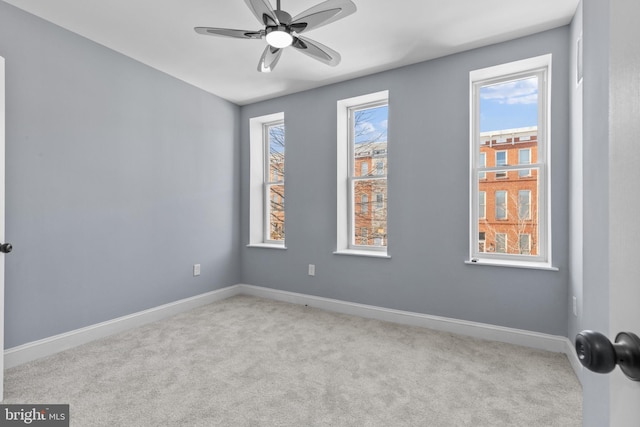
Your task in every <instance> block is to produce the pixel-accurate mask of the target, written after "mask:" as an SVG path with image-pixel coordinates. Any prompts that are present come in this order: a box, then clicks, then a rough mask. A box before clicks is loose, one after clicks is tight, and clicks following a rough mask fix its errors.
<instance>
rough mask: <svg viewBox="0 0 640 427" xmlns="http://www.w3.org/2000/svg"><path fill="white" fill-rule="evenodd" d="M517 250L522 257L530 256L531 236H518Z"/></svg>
mask: <svg viewBox="0 0 640 427" xmlns="http://www.w3.org/2000/svg"><path fill="white" fill-rule="evenodd" d="M519 249H520V253H521V254H522V255H531V236H530V235H529V234H521V235H520V237H519Z"/></svg>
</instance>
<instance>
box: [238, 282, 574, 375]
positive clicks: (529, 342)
mask: <svg viewBox="0 0 640 427" xmlns="http://www.w3.org/2000/svg"><path fill="white" fill-rule="evenodd" d="M238 286H239V287H240V293H241V294H245V295H253V296H257V297H262V298H268V299H274V300H278V301H283V302H289V303H293V304H302V305H308V306H309V307H315V308H320V309H323V310H328V311H333V312H337V313H343V314H350V315H354V316H359V317H365V318H369V319H376V320H383V321H387V322H394V323H399V324H403V325H411V326H419V327H423V328H429V329H434V330H438V331H443V332H450V333H453V334H460V335H467V336H471V337H474V338H480V339H486V340H491V341H499V342H504V343H509V344H515V345H520V346H524V347H530V348H535V349H539V350H546V351H551V352H554V353H564V354H566V355H567V358H568V359H569V362H570V363H571V367H572V368H573V370H574V372H575V373H576V375H577V376H578V378H579V379H580V380H581V377H582V375H581V374H582V365H581V364H580V361H579V360H578V357H577V356H576V354H575V351H574V350H573V345H572V344H571V341H569V339H568V338H567V337H563V336H558V335H549V334H543V333H540V332H532V331H526V330H522V329H514V328H507V327H503V326H496V325H489V324H486V323H478V322H470V321H466V320H459V319H452V318H447V317H440V316H431V315H427V314H421V313H413V312H408V311H401V310H393V309H389V308H382V307H376V306H371V305H364V304H357V303H352V302H346V301H341V300H335V299H330V298H323V297H316V296H311V295H304V294H298V293H295V292H287V291H281V290H277V289H270V288H263V287H258V286H253V285H245V284H240V285H238Z"/></svg>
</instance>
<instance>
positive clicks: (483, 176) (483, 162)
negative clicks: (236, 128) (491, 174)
mask: <svg viewBox="0 0 640 427" xmlns="http://www.w3.org/2000/svg"><path fill="white" fill-rule="evenodd" d="M478 162H479V163H478V166H479V167H480V168H485V167H487V153H480V157H479V158H478ZM478 179H487V173H486V172H480V173H478Z"/></svg>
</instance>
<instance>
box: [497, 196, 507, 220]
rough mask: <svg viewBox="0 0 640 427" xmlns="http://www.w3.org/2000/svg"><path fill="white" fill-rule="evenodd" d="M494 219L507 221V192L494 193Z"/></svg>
mask: <svg viewBox="0 0 640 427" xmlns="http://www.w3.org/2000/svg"><path fill="white" fill-rule="evenodd" d="M495 199H496V209H495V212H496V219H507V192H506V191H504V190H499V191H496V197H495Z"/></svg>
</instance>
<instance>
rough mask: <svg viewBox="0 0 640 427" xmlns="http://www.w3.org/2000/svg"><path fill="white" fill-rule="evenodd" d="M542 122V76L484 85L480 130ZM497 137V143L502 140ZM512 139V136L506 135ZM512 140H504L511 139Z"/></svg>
mask: <svg viewBox="0 0 640 427" xmlns="http://www.w3.org/2000/svg"><path fill="white" fill-rule="evenodd" d="M537 125H538V77H537V76H531V77H526V78H523V79H517V80H511V81H507V82H502V83H497V84H492V85H486V86H482V87H481V88H480V132H482V133H484V132H490V131H501V130H504V129H517V128H524V127H530V126H537ZM500 139H501V138H497V140H496V142H495V143H501V142H502V141H500ZM504 139H508V137H506V136H505V137H504ZM507 142H508V141H504V143H507Z"/></svg>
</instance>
